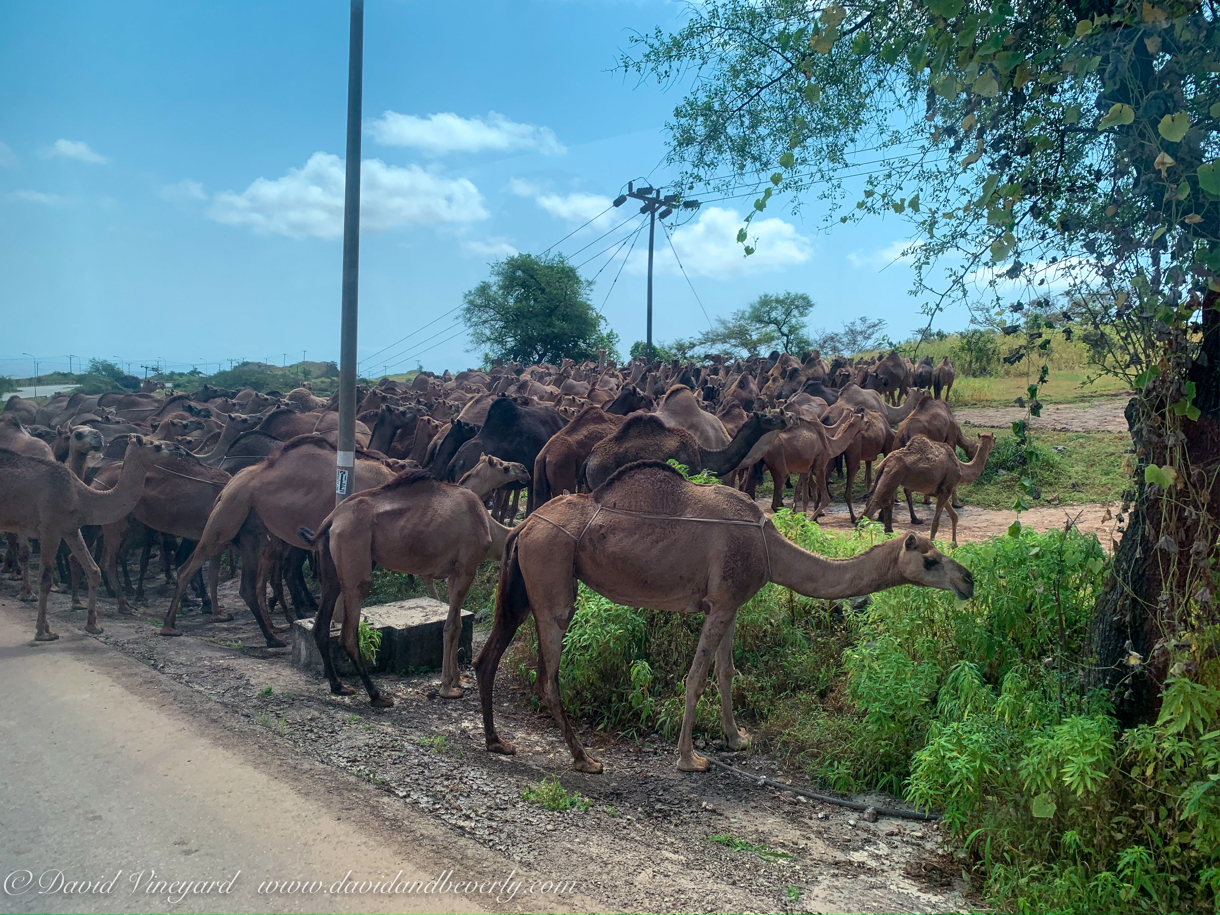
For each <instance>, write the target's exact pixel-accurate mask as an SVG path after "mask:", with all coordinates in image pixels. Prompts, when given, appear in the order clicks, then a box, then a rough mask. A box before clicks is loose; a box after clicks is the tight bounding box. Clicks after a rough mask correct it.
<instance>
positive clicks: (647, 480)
mask: <svg viewBox="0 0 1220 915" xmlns="http://www.w3.org/2000/svg"><path fill="white" fill-rule="evenodd" d="M667 478H668V479H667ZM674 480H676V481H678V482H681V483H685V482H687V481H686V477H684V476H682V474H681V472H680V471H679V470H678V469H677V468H676V467H674V466H673V465H672V464H667V463H665V462H664V461H633V462H632V463H630V464H625V465H623V466H622V467H620V468H619V469H618V470H616V471H614V473H612V474H610V478H609V479H608V480H606V482H605V483H603V484H602V485H601V486H599V487H597V489H595V490H593V501H594V502H598V503H600V502H602V501H604V499H606V498H609V497H610V496H612V495H614V493H615V491H616V490H620V489H622V488H623V487H624V486H627V485H632V484H634V485H637V486H638V485H641V484H643V485H650V486H652V485H658V484H660V485H662V486H665V485H667V484H668V485H672V481H674Z"/></svg>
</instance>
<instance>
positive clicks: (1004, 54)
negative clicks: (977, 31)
mask: <svg viewBox="0 0 1220 915" xmlns="http://www.w3.org/2000/svg"><path fill="white" fill-rule="evenodd" d="M1021 60H1022V55H1021V52H1020V51H1000V52H999V53H998V54H996V56H995V65H996V66H997V67H999V69H1000V72H1001V73H1004V74H1007V73H1008V72H1009V71H1010V70H1012V68H1013V67H1015V66H1016V65H1017V64H1019V63H1020V62H1021Z"/></svg>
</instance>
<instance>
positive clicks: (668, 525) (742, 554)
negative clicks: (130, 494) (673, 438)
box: [474, 461, 974, 772]
mask: <svg viewBox="0 0 1220 915" xmlns="http://www.w3.org/2000/svg"><path fill="white" fill-rule="evenodd" d="M655 516H662V517H659V518H658V517H655ZM717 522H718V523H717ZM577 581H582V582H584V583H585V584H586V585H587V586H588V587H590V588H592V589H593V590H594V591H596V592H597V593H598V594H601V595H603V596H605V597H606V598H608V599H610V600H612V601H614V602H615V603H619V604H624V605H626V606H629V607H645V608H650V609H655V610H673V611H677V612H680V613H700V612H702V613H703V614H704V615H705V618H704V623H703V631H702V633H701V635H700V637H699V647H698V649H697V650H696V652H695V658H694V661H693V663H692V664H691V668H690V673H689V674H688V675H687V678H686V711H685V714H684V715H683V718H682V731H681V735H680V737H679V739H678V768H679V769H680V770H682V771H684V772H701V771H704V770H706V769H707V767H708V761H707V759H705V758H704V757H702V756H700V755H699V754H698V753H696V752H695V751H694V747H693V746H692V742H691V730H692V727H693V725H694V718H695V705H696V703H697V702H698V699H699V696H700V695H701V694H702V693H703V690H704V688H705V687H706V685H707V676H708V670H709V668H710V666H711V664H712V660H713V658H715V662H716V680H717V686H718V688H719V692H720V710H721V723H722V725H723V727H724V734H725V737H726V738H727V740H728V744H729V746H730V747H732V748H734V749H742V748H744V747H746V746H748V745H749V737H748V735H746V734H745V733H743V732H742V731H741V730H740V729H739V728H738V727H737V723H736V721H735V719H734V717H733V705H732V685H733V626H734V623H735V621H736V617H737V608H738V607H740V606H741V605H742V604H743V603H745V602H746V601H747V600H749V599H750V597H751V596H753V595H754V594H755V593H756V592H757V591H758V590H759V589H760V588H761V587H762V586H763V585H765V584H766V583H767V582H768V581H773V582H775V583H776V584H780V585H783V586H784V587H788V588H791V589H792V590H794V591H796V592H797V593H799V594H804V595H806V596H808V597H817V598H836V597H849V596H854V595H860V594H870V593H872V592H874V591H880V590H883V589H885V588H892V587H895V586H896V585H906V584H916V585H925V586H928V587H934V588H940V589H942V590H951V591H953V593H955V594H956V595H957V596H958V597H960V598H962V599H968V598H970V597H971V596H973V594H974V580H973V578H972V577H971V575H970V572H969V570H968V569H966V568H965V567H964V566H962V565H960V564H959V563H957V562H954V561H953V560H952V559H948V558H946V557H945V556H942V555H941V554H940V553H939V552H938V551H937V550H936V548H935V547H934V546H933V545H932V543H931V542H930V541H928V540H926V539H924V538H922V537H916V536H915V535H914V534H911V535H910V536H908V537H905V538H900V539H896V540H892V541H890V542H888V543H884V544H882V545H880V546H876V547H873V549H871V550H869V551H868V552H866V553H863V554H861V555H859V556H856V557H854V558H852V559H842V560H827V559H822V558H821V557H819V556H815V555H814V554H812V553H808V552H806V551H805V550H803V549H801V548H800V547H798V546H796V545H795V544H793V543H791V542H789V541H788V540H787V539H786V538H785V537H784V536H783V535H782V534H780V533H779V531H777V530H776V529H775V527H774V525H772V523H771V521H770V520H769V519H768V518H767V517H766V516H765V515H764V514H763V512H762V510H761V509H760V508H759V507H758V506H757V505H755V504H754V502H753V500H751V499H750V498H749V496H747V495H745V494H744V493H741V492H738V491H737V490H734V489H730V488H729V487H727V486H698V485H696V484H693V483H689V482H687V481H686V480H684V479H683V478H682V476H681V475H680V474H679V473H677V472H676V471H675V470H673V468H671V467H669V466H667V465H665V464H661V463H659V462H655V461H641V462H638V463H635V464H629V465H628V466H626V467H624V468H622V469H621V470H619V471H617V472H616V473H615V474H614V475H613V476H612V477H611V478H610V479H609V480H608V481H607V482H606V483H605V485H603V486H601V487H600V488H598V489H597V490H595V491H594V492H593V493H592V494H591V495H576V496H561V497H560V498H558V499H554V500H552V501H551V502H550V503H548V504H547V505H546V506H544V507H542V508H540V509H539V510H538V511H536V512H535V513H534V514H533V515H531V516H530V517H529V518H528V519H526V521H525V522H524V523H523V524H521V525H520V526H519V527H517V528H515V529H514V530H513V532H512V534H510V535H509V538H508V544H507V551H506V554H505V558H504V564H503V566H502V568H501V570H500V587H499V591H498V596H497V599H496V616H495V623H494V625H493V626H492V631H491V636H490V637H489V638H488V640H487V644H486V645H484V647H483V650H482V652H480V653H479V657H478V659H477V660H476V661H475V665H474V666H475V672H476V674H477V675H478V682H479V698H480V700H481V703H482V708H483V730H484V736H485V737H486V740H487V749H488V750H490V751H491V752H493V753H513V752H514V749H513V747H512V745H511V744H509V743H507V742H506V741H504V740H502V739H501V738H500V736H499V735H498V734H497V733H496V728H495V722H494V720H493V715H492V702H491V699H492V688H493V686H494V681H495V675H496V668H497V667H498V666H499V663H500V658H501V656H502V655H503V654H504V650H505V649H506V648H507V647H508V645H509V643H510V642H511V641H512V638H513V635H514V634H515V633H516V631H517V629H518V628H519V627H520V625H521V624H522V623H523V622H524V621H525V619H526V617H527V616H528V615H529V614H530V613H531V612H532V613H533V615H534V621H535V624H536V625H537V627H538V679H539V682H540V683H542V684H543V686H542V692H543V696H544V698H545V699H546V702H547V704H548V706H549V707H550V710H551V714H552V715H553V716H554V718H555V720H556V722H557V723H558V724H559V726H560V728H561V729H562V731H563V735H564V740H565V741H566V742H567V744H568V748H569V749H570V750H571V751H572V757H573V764H574V766H575V768H576V769H577V770H578V771H580V772H600V771H601V770H602V764H601V762H600V761H599V760H597V759H595V758H594V757H592V756H590V755H589V753H588V752H587V751H586V750H585V748H584V747H583V746H581V743H580V741H579V739H578V738H577V736H576V732H575V731H574V730H573V729H572V726H571V724H570V723H569V722H568V719H567V716H566V715H565V714H564V710H563V703H562V702H561V700H560V692H559V664H560V654H561V652H562V650H563V636H564V633H565V632H566V631H567V628H568V625H569V624H570V623H571V621H572V615H573V614H574V613H575V612H576V608H575V602H576V583H577Z"/></svg>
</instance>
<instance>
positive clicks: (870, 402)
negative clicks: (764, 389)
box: [805, 382, 928, 428]
mask: <svg viewBox="0 0 1220 915" xmlns="http://www.w3.org/2000/svg"><path fill="white" fill-rule="evenodd" d="M805 390H806V391H808V392H809V393H811V394H812V393H816V392H814V391H812V390H810V386H809V385H806V386H805ZM818 396H819V397H820V396H822V395H820V394H819V395H818ZM927 396H928V395H927V394H926V393H925V392H923V391H920V390H919V389H913V390H911V391H910V392H909V393H908V394H907V399H906V400H904V401H903V402H902V406H901V407H891V406H890V405H889V404H887V403H886V402H885V401H884V400H883V399H882V397H881V395H880V394H878V393H877V392H876V391H871V390H867V389H865V388H862V387H860V385H858V384H856V383H855V382H848V383H847V384H845V385H843V387H841V388H840V389H839V392H838V397H837V398H836V399H835V400H827V401H826V402H827V403H828V404H833V403H838V402H840V401H842V403H843V404H844V405H845V406H850V407H864V409H866V410H872V411H873V412H875V413H880V414H881V415H882V416H884V417H885V421H886V422H888V423H889V424H890V425H891V426H894V427H895V428H897V427H898V425H899V424H901V423H902V421H903V420H904V419H906V418H907V417H908V416H910V415H911V411H912V410H914V409H915V408H916V407H917V406H919V403H920V401H922V400H923V399H924V398H926V397H927Z"/></svg>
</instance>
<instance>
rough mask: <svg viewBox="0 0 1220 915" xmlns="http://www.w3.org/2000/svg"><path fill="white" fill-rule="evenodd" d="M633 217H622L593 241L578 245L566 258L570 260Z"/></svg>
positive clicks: (633, 217)
mask: <svg viewBox="0 0 1220 915" xmlns="http://www.w3.org/2000/svg"><path fill="white" fill-rule="evenodd" d="M633 219H635V216H628V217H627V218H626V219H624V220H623V221H622V222H620V223H619V224H618V225H617V226H615V227H614V228H613V229H609V230H608V231H605V232H603V233H602V234H601V235H599V236H597V238H595V239H593V241H591V242H589V243H588V244H587V245H584V246H582V247H580V248H577V249H576V250H575V251H573V252H572V253H571V254H569V255H568V259H569V260H571V259H572V258H573V257H575V256H576V255H577V254H579V253H580V252H581V251H584V250H586V249H588V248H591V247H593V246H594V245H595V244H597V243H598V242H599V241H601V240H602V239H603V238H605V237H606V236H607V235H612V234H613V233H615V232H617V231H618V230H619V229H621V228H622V227H623V226H625V225H627V223H629V222H631V220H633ZM595 256H596V255H595ZM585 263H588V261H586V262H585Z"/></svg>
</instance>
